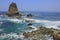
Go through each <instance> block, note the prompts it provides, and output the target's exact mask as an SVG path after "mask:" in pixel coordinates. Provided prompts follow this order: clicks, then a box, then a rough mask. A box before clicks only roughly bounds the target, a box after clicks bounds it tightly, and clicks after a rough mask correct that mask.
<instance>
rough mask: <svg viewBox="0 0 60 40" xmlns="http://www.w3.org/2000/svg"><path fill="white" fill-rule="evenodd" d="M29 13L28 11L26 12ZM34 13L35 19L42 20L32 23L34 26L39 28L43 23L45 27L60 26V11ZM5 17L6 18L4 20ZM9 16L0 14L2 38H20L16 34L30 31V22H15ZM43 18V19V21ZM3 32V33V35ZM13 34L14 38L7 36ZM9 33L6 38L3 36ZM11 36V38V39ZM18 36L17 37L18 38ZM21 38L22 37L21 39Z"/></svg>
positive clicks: (2, 39) (3, 39)
mask: <svg viewBox="0 0 60 40" xmlns="http://www.w3.org/2000/svg"><path fill="white" fill-rule="evenodd" d="M25 14H27V13H25ZM32 14H33V15H34V17H33V19H37V20H40V21H41V22H40V23H32V24H33V25H32V26H34V27H36V28H38V27H40V26H41V25H43V26H45V27H54V28H60V13H45V14H44V13H39V12H38V13H35V12H34V13H32ZM3 19H4V20H3ZM8 19H9V17H7V16H0V40H18V38H17V37H14V36H15V35H21V34H23V33H24V32H27V31H30V30H31V29H26V28H28V26H27V24H28V22H19V23H18V22H13V21H10V20H8ZM42 20H43V21H42ZM2 34H3V35H2ZM9 34H10V35H13V34H14V35H13V37H12V38H10V37H7V36H8V35H9ZM4 35H7V36H6V37H5V38H4V37H2V38H1V36H4ZM9 38H10V39H9ZM16 38H17V39H16ZM19 40H20V39H19Z"/></svg>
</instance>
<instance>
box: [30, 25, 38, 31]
mask: <svg viewBox="0 0 60 40" xmlns="http://www.w3.org/2000/svg"><path fill="white" fill-rule="evenodd" d="M29 27H32V28H33V29H31V30H29V32H32V31H35V30H37V29H38V28H36V27H35V26H29Z"/></svg>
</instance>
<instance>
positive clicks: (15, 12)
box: [7, 3, 19, 16]
mask: <svg viewBox="0 0 60 40" xmlns="http://www.w3.org/2000/svg"><path fill="white" fill-rule="evenodd" d="M7 15H9V16H12V15H19V12H18V8H17V5H16V3H11V4H10V6H9V9H8V14H7Z"/></svg>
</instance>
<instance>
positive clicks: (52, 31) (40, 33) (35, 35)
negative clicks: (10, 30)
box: [24, 27, 60, 40]
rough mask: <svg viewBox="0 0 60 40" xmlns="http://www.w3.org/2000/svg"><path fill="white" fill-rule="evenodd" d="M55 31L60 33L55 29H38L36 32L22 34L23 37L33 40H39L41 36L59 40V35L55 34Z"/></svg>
mask: <svg viewBox="0 0 60 40" xmlns="http://www.w3.org/2000/svg"><path fill="white" fill-rule="evenodd" d="M57 31H59V32H60V30H57V29H53V28H45V27H40V28H39V29H38V30H35V31H32V32H27V33H24V36H25V37H26V36H27V38H28V37H32V38H33V40H39V39H40V37H41V36H43V35H50V37H53V39H54V40H60V33H58V34H57V33H56V32H57ZM43 37H44V36H43Z"/></svg>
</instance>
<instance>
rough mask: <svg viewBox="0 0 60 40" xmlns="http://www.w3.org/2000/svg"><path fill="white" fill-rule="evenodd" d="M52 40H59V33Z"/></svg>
mask: <svg viewBox="0 0 60 40" xmlns="http://www.w3.org/2000/svg"><path fill="white" fill-rule="evenodd" d="M53 39H54V40H60V32H58V33H56V34H54V35H53Z"/></svg>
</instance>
